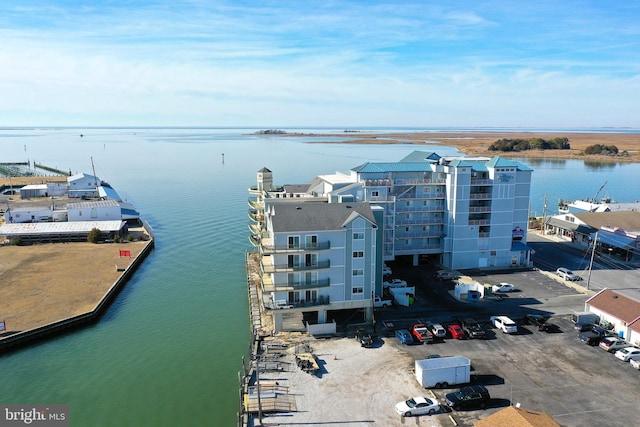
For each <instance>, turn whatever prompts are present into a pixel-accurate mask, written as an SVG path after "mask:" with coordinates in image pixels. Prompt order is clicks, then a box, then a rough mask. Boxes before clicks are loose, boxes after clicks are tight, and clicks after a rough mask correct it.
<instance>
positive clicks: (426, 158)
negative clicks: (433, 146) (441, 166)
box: [400, 151, 440, 163]
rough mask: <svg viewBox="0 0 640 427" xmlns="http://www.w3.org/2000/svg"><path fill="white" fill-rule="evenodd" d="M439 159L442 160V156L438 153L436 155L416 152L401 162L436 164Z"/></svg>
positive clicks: (427, 152) (430, 152) (428, 152)
mask: <svg viewBox="0 0 640 427" xmlns="http://www.w3.org/2000/svg"><path fill="white" fill-rule="evenodd" d="M439 159H440V156H439V155H438V154H437V153H434V152H433V151H414V152H412V153H411V154H409V155H408V156H407V157H405V158H404V159H402V160H400V161H401V162H406V163H420V162H428V163H435V162H437V161H438V160H439Z"/></svg>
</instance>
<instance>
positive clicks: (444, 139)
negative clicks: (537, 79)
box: [276, 131, 640, 163]
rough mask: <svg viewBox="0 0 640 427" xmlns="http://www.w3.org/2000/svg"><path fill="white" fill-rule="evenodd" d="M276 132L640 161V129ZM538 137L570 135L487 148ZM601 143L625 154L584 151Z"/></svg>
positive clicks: (483, 152)
mask: <svg viewBox="0 0 640 427" xmlns="http://www.w3.org/2000/svg"><path fill="white" fill-rule="evenodd" d="M276 136H281V137H288V136H295V137H301V136H303V137H309V138H314V139H317V140H316V141H309V143H312V144H313V143H316V144H319V143H322V144H413V145H416V146H420V145H438V144H441V145H444V146H450V147H455V148H457V149H458V150H459V151H460V152H462V153H464V154H465V155H470V156H488V157H493V156H501V157H511V158H540V159H558V160H584V161H590V162H606V163H640V133H616V132H612V133H605V132H594V133H588V132H575V133H573V132H525V131H523V132H492V131H487V132H484V131H482V132H481V131H452V132H415V133H403V132H396V133H393V132H390V133H365V132H363V133H360V132H349V133H348V134H337V133H331V134H328V133H286V134H278V135H276ZM534 137H540V138H544V139H553V138H556V137H566V138H568V139H569V144H570V146H571V149H569V150H527V151H511V152H503V151H489V150H488V149H487V148H488V147H489V145H491V144H492V143H494V142H495V141H497V140H499V139H516V138H522V139H529V138H534ZM322 138H332V139H335V138H344V140H343V141H335V140H334V141H326V140H322ZM595 144H601V145H609V146H610V145H615V146H616V147H617V148H618V150H619V152H623V151H626V152H627V154H628V155H627V156H621V155H618V156H605V155H585V154H583V151H584V149H585V148H586V147H588V146H591V145H595Z"/></svg>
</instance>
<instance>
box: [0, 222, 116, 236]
mask: <svg viewBox="0 0 640 427" xmlns="http://www.w3.org/2000/svg"><path fill="white" fill-rule="evenodd" d="M124 225H125V222H124V221H120V220H115V221H71V222H66V221H65V222H31V223H23V224H4V225H2V226H0V235H2V236H25V235H47V234H73V233H78V234H82V233H88V232H89V231H91V230H92V229H94V228H97V229H98V230H100V231H104V232H110V231H118V230H120V229H121V228H122V227H123V226H124Z"/></svg>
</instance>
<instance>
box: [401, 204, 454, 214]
mask: <svg viewBox="0 0 640 427" xmlns="http://www.w3.org/2000/svg"><path fill="white" fill-rule="evenodd" d="M396 212H397V213H405V212H444V203H437V204H435V203H434V204H428V205H413V206H403V205H402V203H397V204H396Z"/></svg>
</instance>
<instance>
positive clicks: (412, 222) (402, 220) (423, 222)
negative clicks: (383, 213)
mask: <svg viewBox="0 0 640 427" xmlns="http://www.w3.org/2000/svg"><path fill="white" fill-rule="evenodd" d="M434 224H435V225H437V224H444V218H417V219H412V218H409V219H407V218H399V219H397V220H396V225H399V226H402V225H434Z"/></svg>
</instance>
